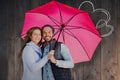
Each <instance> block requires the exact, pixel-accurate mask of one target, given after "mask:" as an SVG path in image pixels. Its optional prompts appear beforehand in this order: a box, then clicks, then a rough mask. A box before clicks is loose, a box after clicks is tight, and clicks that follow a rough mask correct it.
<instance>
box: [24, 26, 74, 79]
mask: <svg viewBox="0 0 120 80" xmlns="http://www.w3.org/2000/svg"><path fill="white" fill-rule="evenodd" d="M53 34H54V28H53V27H52V26H51V25H44V26H43V27H42V29H40V28H39V27H33V28H31V29H30V30H29V31H28V32H27V35H26V36H25V42H26V45H25V47H24V48H23V51H22V61H23V68H24V70H23V76H22V80H72V79H71V70H70V68H73V67H74V63H73V60H72V57H71V55H70V53H69V50H68V48H67V47H66V46H65V45H64V44H63V43H61V42H56V40H55V39H53ZM42 39H44V42H41V40H42ZM56 44H57V45H56ZM41 46H42V47H41ZM53 49H54V50H53Z"/></svg>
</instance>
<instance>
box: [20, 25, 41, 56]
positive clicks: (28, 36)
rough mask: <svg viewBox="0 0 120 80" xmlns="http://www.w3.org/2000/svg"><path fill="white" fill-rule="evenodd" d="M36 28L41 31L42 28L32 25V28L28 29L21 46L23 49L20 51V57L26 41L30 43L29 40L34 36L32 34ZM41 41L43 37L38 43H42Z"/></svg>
mask: <svg viewBox="0 0 120 80" xmlns="http://www.w3.org/2000/svg"><path fill="white" fill-rule="evenodd" d="M35 30H40V31H41V29H40V28H39V27H37V26H35V27H32V28H30V29H29V30H28V31H27V33H26V36H25V37H24V39H23V41H24V43H23V47H22V48H21V51H20V55H19V56H20V57H21V56H22V51H23V49H24V47H25V46H26V43H28V42H30V41H31V36H32V34H33V32H34V31H35ZM41 41H42V39H41V40H40V42H39V43H38V46H40V45H41Z"/></svg>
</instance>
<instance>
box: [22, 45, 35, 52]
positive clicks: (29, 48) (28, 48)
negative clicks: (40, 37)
mask: <svg viewBox="0 0 120 80" xmlns="http://www.w3.org/2000/svg"><path fill="white" fill-rule="evenodd" d="M24 51H28V52H31V51H33V48H32V46H25V47H24V49H23V52H24Z"/></svg>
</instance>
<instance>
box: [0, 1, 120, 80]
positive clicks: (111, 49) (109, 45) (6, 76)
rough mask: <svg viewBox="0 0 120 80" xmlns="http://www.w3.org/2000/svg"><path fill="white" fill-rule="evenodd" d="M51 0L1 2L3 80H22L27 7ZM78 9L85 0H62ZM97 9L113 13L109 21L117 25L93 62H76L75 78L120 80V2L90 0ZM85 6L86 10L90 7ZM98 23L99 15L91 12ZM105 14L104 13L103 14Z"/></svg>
mask: <svg viewBox="0 0 120 80" xmlns="http://www.w3.org/2000/svg"><path fill="white" fill-rule="evenodd" d="M49 1H50V0H12V1H10V0H1V1H0V10H1V11H0V63H1V64H0V80H20V78H21V74H22V67H21V66H22V65H21V62H20V60H19V58H18V54H19V52H20V48H21V44H22V40H21V38H20V33H21V29H22V26H23V21H24V13H25V12H26V11H27V10H30V9H32V8H35V7H38V6H40V5H42V4H45V3H47V2H49ZM58 1H59V2H61V3H64V4H67V5H69V6H72V7H76V8H78V7H79V5H80V4H81V3H82V2H83V1H84V0H58ZM89 1H91V2H92V3H93V4H94V6H95V8H103V9H106V10H108V11H109V12H110V14H111V20H110V21H109V22H108V24H110V25H113V26H114V31H113V33H112V34H111V35H110V36H107V37H104V38H103V40H102V41H101V43H100V44H99V46H98V47H97V49H96V51H95V54H94V56H93V58H92V60H91V61H89V62H85V63H78V64H75V67H74V68H73V69H72V76H73V80H120V15H119V13H120V1H119V0H89ZM88 6H89V5H86V6H84V8H82V9H84V10H88ZM91 16H92V18H93V21H94V23H95V24H96V22H97V21H98V17H99V15H96V14H94V15H91ZM101 17H102V16H101Z"/></svg>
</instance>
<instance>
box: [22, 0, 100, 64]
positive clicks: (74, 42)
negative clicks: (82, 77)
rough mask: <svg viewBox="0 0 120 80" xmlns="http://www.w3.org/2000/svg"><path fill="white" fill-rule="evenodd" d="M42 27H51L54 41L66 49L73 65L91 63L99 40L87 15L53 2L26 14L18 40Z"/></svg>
mask: <svg viewBox="0 0 120 80" xmlns="http://www.w3.org/2000/svg"><path fill="white" fill-rule="evenodd" d="M45 24H50V25H52V26H54V28H55V36H54V37H55V38H57V39H58V40H59V41H61V42H64V43H65V44H66V45H67V46H68V48H69V50H70V53H71V56H72V58H73V60H74V63H78V62H86V61H90V60H91V58H92V56H93V54H94V51H95V49H96V47H97V46H98V44H99V43H100V41H101V39H102V38H101V36H100V34H99V32H98V31H97V29H96V27H95V26H94V24H93V22H92V20H91V18H90V17H89V14H88V13H87V12H86V11H83V10H78V9H76V8H73V7H70V6H68V5H65V4H62V3H59V2H57V1H54V0H53V1H51V2H49V3H47V4H44V5H42V6H39V7H37V8H34V9H32V10H29V11H27V12H26V13H25V20H24V26H23V29H22V33H21V37H22V38H24V36H25V35H26V32H27V31H28V30H29V29H30V28H31V27H33V26H39V27H42V26H43V25H45Z"/></svg>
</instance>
